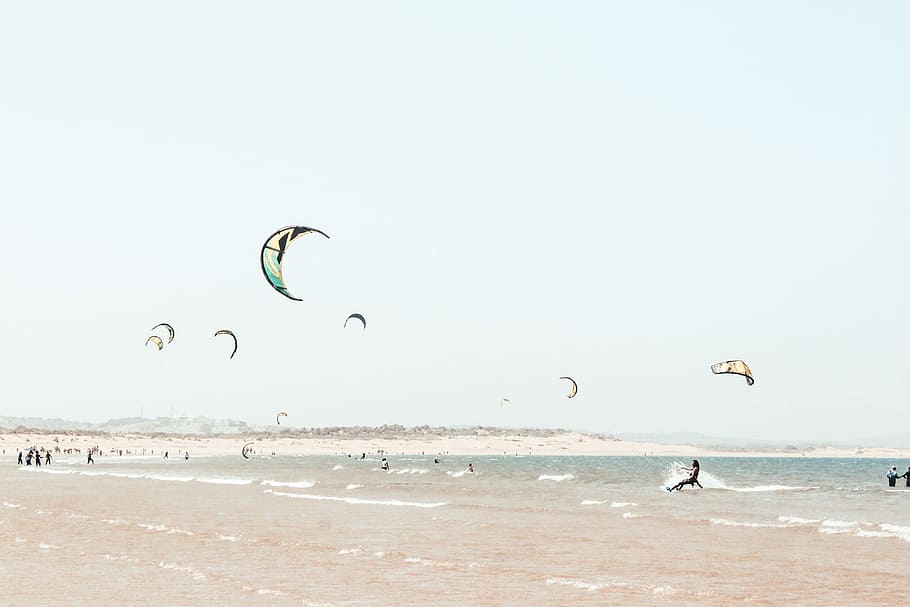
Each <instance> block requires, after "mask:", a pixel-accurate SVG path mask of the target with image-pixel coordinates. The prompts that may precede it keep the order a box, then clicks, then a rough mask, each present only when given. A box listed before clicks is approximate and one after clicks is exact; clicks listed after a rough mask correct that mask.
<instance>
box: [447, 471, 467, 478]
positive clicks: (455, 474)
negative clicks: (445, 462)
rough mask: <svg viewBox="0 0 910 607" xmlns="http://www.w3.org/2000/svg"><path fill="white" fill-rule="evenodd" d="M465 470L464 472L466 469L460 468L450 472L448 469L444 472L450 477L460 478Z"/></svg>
mask: <svg viewBox="0 0 910 607" xmlns="http://www.w3.org/2000/svg"><path fill="white" fill-rule="evenodd" d="M465 472H466V470H460V471H458V472H452V471H451V470H449V471H448V472H446V474H448V475H449V476H451V477H452V478H461V477H462V476H464V473H465Z"/></svg>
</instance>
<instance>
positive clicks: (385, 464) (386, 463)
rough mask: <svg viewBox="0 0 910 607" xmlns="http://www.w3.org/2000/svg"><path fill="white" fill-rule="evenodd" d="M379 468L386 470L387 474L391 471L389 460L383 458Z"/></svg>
mask: <svg viewBox="0 0 910 607" xmlns="http://www.w3.org/2000/svg"><path fill="white" fill-rule="evenodd" d="M379 467H380V468H381V469H382V470H385V471H386V472H388V471H389V460H387V459H386V458H382V463H381V464H380V465H379Z"/></svg>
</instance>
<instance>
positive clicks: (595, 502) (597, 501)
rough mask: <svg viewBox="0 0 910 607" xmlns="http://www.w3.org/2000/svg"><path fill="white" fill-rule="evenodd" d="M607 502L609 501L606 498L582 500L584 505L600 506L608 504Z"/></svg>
mask: <svg viewBox="0 0 910 607" xmlns="http://www.w3.org/2000/svg"><path fill="white" fill-rule="evenodd" d="M606 503H607V501H606V500H603V501H601V500H582V501H581V505H582V506H599V505H600V504H606Z"/></svg>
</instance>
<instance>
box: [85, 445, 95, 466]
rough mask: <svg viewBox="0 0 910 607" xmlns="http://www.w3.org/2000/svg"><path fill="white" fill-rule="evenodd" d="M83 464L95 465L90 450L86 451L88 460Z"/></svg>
mask: <svg viewBox="0 0 910 607" xmlns="http://www.w3.org/2000/svg"><path fill="white" fill-rule="evenodd" d="M85 463H86V464H94V463H95V458H94V457H92V450H91V449H89V450H88V459H87V460H86V461H85Z"/></svg>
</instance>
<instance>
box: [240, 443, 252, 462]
mask: <svg viewBox="0 0 910 607" xmlns="http://www.w3.org/2000/svg"><path fill="white" fill-rule="evenodd" d="M252 444H253V443H246V444H244V445H243V449H241V450H240V455H242V456H243V459H250V456H249V455H247V454H246V452H247V447H249V446H251V445H252Z"/></svg>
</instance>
